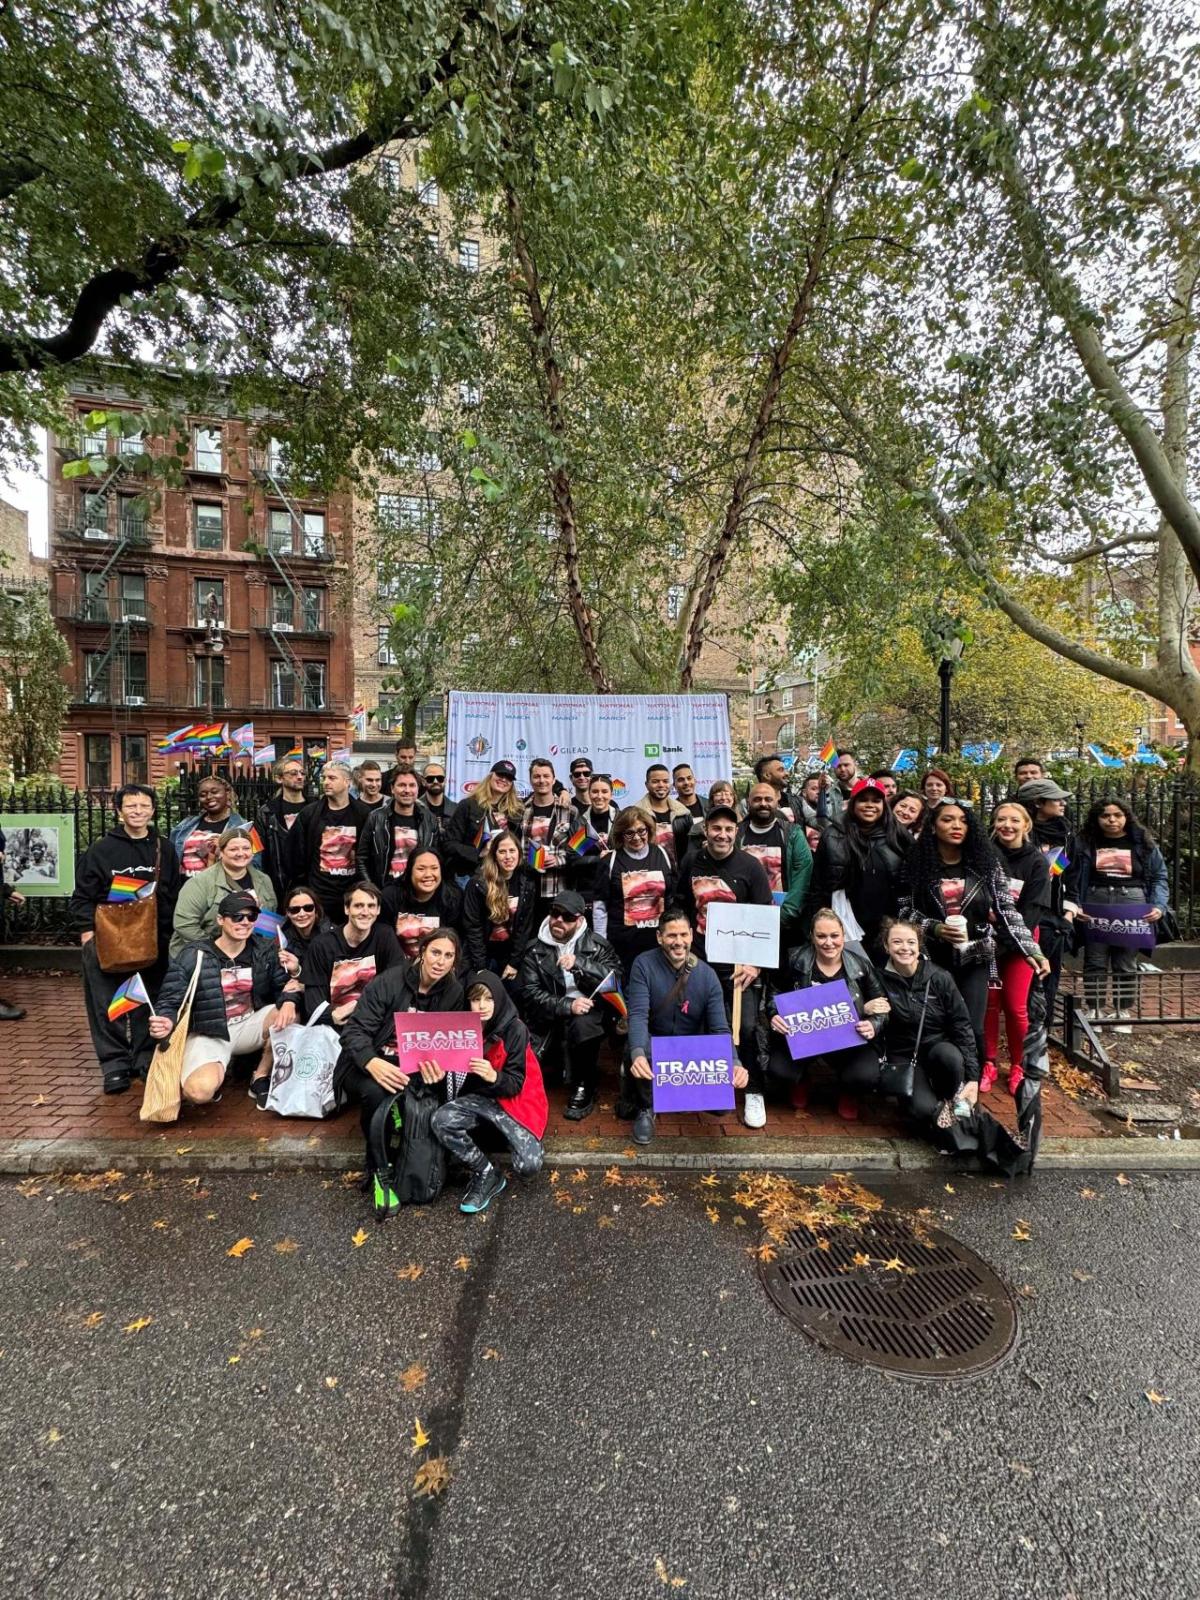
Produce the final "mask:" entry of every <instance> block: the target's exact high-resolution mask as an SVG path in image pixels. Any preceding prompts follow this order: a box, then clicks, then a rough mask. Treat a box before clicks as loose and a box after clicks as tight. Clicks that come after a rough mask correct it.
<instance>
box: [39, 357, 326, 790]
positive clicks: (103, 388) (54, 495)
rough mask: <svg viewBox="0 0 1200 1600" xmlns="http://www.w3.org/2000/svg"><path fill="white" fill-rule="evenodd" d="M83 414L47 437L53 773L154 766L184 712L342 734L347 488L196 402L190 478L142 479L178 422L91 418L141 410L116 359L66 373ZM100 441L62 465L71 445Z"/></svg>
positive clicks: (286, 734)
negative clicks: (140, 464)
mask: <svg viewBox="0 0 1200 1600" xmlns="http://www.w3.org/2000/svg"><path fill="white" fill-rule="evenodd" d="M72 398H73V403H74V409H75V415H76V418H77V419H78V431H77V432H71V433H68V434H65V435H63V436H62V437H55V436H53V435H52V436H51V439H50V473H49V476H50V480H51V483H50V523H49V585H50V604H51V609H52V611H53V614H54V616H55V617H56V618H57V620H58V624H59V627H60V628H61V629H62V631H63V633H64V635H65V637H66V640H67V643H68V645H69V647H70V650H71V662H70V665H69V667H68V668H67V672H68V674H69V683H70V687H71V703H70V709H69V713H68V719H67V724H66V728H65V730H64V734H63V744H62V757H61V761H60V768H59V770H60V773H61V776H62V779H63V782H64V783H66V784H67V785H68V786H74V785H78V786H80V787H88V788H108V787H109V786H111V785H115V784H118V783H121V782H127V781H143V782H145V781H149V782H156V781H158V780H159V779H161V778H162V777H164V776H166V775H168V774H170V773H173V772H174V771H176V770H177V763H178V761H179V759H180V758H179V757H177V756H160V755H158V754H157V753H156V752H155V749H154V745H155V743H156V741H158V740H160V739H162V738H163V737H165V735H166V734H168V733H170V732H171V731H172V730H173V729H175V728H177V727H179V726H180V725H181V724H183V723H187V722H193V721H201V720H205V721H207V720H213V721H221V722H228V723H229V724H230V725H231V727H237V726H239V725H240V724H243V723H246V722H253V724H254V730H255V744H256V746H258V747H261V746H262V745H264V744H266V743H268V742H271V743H274V744H275V746H276V749H277V750H278V751H279V753H280V754H282V753H283V751H284V750H286V749H287V748H289V747H290V746H291V745H292V744H294V743H297V742H298V743H300V744H301V745H302V746H303V747H304V748H305V749H306V751H307V752H309V753H311V754H316V753H324V752H326V751H327V750H328V749H330V748H335V749H336V748H339V747H341V746H343V745H345V744H347V743H349V738H348V730H347V717H348V715H349V712H350V709H351V697H352V692H353V671H354V667H353V651H352V648H351V642H350V636H349V631H348V628H347V626H346V625H345V623H344V618H343V615H342V609H341V595H342V593H343V591H344V588H345V582H346V567H347V563H348V562H349V559H350V550H349V541H350V518H349V502H348V500H347V499H346V497H344V496H342V495H334V496H329V497H323V496H322V497H310V496H308V495H307V494H305V493H304V492H303V487H302V486H301V485H298V484H294V483H293V482H291V480H290V478H289V474H288V470H287V463H286V460H285V458H284V456H283V453H282V451H281V450H280V449H279V448H278V447H277V446H276V445H275V444H274V443H273V441H271V440H270V439H269V436H268V428H267V423H266V421H265V419H255V420H254V421H253V422H249V421H247V420H246V419H244V418H239V417H234V416H231V415H228V414H225V413H222V414H214V415H209V416H195V417H191V416H189V417H188V418H187V430H188V437H187V444H188V449H187V454H186V456H185V457H184V466H183V477H184V486H183V487H182V488H174V487H163V486H162V484H161V481H158V482H157V483H156V487H155V489H154V490H153V491H152V493H150V494H149V495H146V494H144V493H143V489H144V485H145V480H144V479H143V478H142V477H140V476H139V475H138V474H137V472H136V470H135V469H134V463H135V461H136V458H137V457H138V456H139V455H141V454H143V453H144V452H148V453H149V454H151V455H157V454H160V453H162V452H164V451H166V450H167V449H173V448H174V443H175V441H174V440H173V439H171V440H168V439H143V438H142V437H141V436H137V435H134V436H130V435H118V434H117V433H115V432H114V433H109V434H107V435H106V436H103V437H93V436H90V435H89V434H88V431H87V422H86V418H87V415H88V413H89V412H91V411H95V410H104V411H110V412H111V411H121V412H128V413H131V414H134V415H136V414H137V413H138V411H139V410H140V405H139V402H138V397H137V396H136V395H134V394H130V393H129V392H127V391H126V390H124V389H123V388H122V387H121V386H120V384H119V382H114V381H110V377H109V376H108V375H101V376H100V377H95V378H92V379H90V380H89V379H78V380H76V382H75V383H74V384H73V385H72ZM99 456H104V457H106V458H107V466H106V469H105V470H104V471H100V470H99V465H98V463H97V469H96V470H95V471H94V472H93V473H92V475H90V476H88V477H84V478H75V479H71V480H66V479H64V478H63V477H62V475H61V469H62V466H63V464H64V462H66V461H69V460H73V459H77V458H80V457H91V458H95V457H99Z"/></svg>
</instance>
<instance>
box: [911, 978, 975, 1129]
mask: <svg viewBox="0 0 1200 1600" xmlns="http://www.w3.org/2000/svg"><path fill="white" fill-rule="evenodd" d="M986 970H987V969H986V968H984V971H985V972H986ZM911 1059H912V1057H911V1056H910V1055H907V1054H903V1055H896V1056H892V1055H889V1057H888V1060H889V1061H890V1062H891V1064H892V1065H893V1066H894V1067H900V1068H903V1067H906V1066H907V1065H908V1063H909V1061H910V1060H911ZM966 1075H967V1074H966V1063H965V1062H964V1061H963V1054H962V1051H961V1050H960V1049H959V1048H958V1046H957V1045H956V1044H951V1043H950V1041H949V1040H948V1039H939V1040H938V1042H937V1043H936V1044H930V1045H922V1046H921V1053H920V1055H919V1056H918V1058H917V1064H916V1067H915V1068H914V1070H913V1092H912V1098H911V1099H910V1100H909V1102H908V1104H907V1106H906V1107H905V1109H906V1110H907V1111H908V1113H909V1115H910V1116H912V1117H915V1118H916V1120H917V1121H918V1122H932V1121H933V1119H934V1117H935V1116H936V1115H937V1109H938V1106H939V1105H940V1104H941V1102H942V1101H943V1100H952V1099H953V1098H954V1095H955V1093H956V1092H957V1091H958V1090H959V1089H960V1088H961V1087H962V1085H963V1083H964V1082H965V1081H966Z"/></svg>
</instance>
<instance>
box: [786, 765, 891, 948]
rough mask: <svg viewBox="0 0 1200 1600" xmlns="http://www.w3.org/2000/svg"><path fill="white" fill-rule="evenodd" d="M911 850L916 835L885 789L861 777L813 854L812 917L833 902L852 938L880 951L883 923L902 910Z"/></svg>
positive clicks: (848, 935)
mask: <svg viewBox="0 0 1200 1600" xmlns="http://www.w3.org/2000/svg"><path fill="white" fill-rule="evenodd" d="M911 849H912V839H911V837H910V835H909V834H908V832H907V830H906V829H905V828H903V827H901V825H900V824H899V823H898V822H897V821H896V819H895V817H893V815H892V813H891V812H890V811H889V810H888V806H887V796H886V795H885V794H884V792H883V790H882V789H881V788H880V787H879V785H878V784H877V783H875V782H874V781H873V780H872V779H870V778H862V779H860V780H859V782H858V783H856V784H855V785H854V787H853V789H851V791H850V797H849V799H848V800H847V801H846V804H845V808H844V809H843V811H842V815H841V818H840V820H839V821H837V822H832V823H830V825H829V827H828V828H826V830H825V832H824V833H823V834H822V835H821V846H820V849H819V850H817V851H816V852H815V854H814V856H813V875H812V881H811V883H810V884H809V890H808V900H807V902H806V907H807V912H808V921H809V922H810V923H811V919H812V917H813V915H814V913H815V912H817V911H818V910H820V909H821V907H823V906H831V907H832V908H833V909H834V910H835V911H836V912H837V913H838V915H839V916H840V917H841V919H842V922H843V923H844V924H846V930H847V931H846V937H847V938H848V939H851V940H860V941H861V942H862V944H863V945H864V946H866V947H867V948H868V949H872V950H875V951H877V950H878V946H879V928H880V924H881V923H882V922H883V920H884V918H885V917H895V916H896V915H897V913H898V912H899V909H900V895H901V891H902V889H903V884H904V858H905V856H906V855H907V854H908V852H909V851H910V850H911ZM839 896H840V898H838V897H839ZM847 911H849V913H850V917H849V918H848V917H847Z"/></svg>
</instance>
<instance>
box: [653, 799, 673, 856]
mask: <svg viewBox="0 0 1200 1600" xmlns="http://www.w3.org/2000/svg"><path fill="white" fill-rule="evenodd" d="M652 816H653V818H654V842H655V844H656V845H659V846H661V848H662V849H663V850H665V851H666V852H667V860H668V861H669V862H670V863H671V865H672V866H674V865H675V819H674V817H672V815H671V813H670V812H669V811H668V812H667V815H666V816H665V817H664V816H663V815H662V813H661V812H659V811H655V812H653V813H652Z"/></svg>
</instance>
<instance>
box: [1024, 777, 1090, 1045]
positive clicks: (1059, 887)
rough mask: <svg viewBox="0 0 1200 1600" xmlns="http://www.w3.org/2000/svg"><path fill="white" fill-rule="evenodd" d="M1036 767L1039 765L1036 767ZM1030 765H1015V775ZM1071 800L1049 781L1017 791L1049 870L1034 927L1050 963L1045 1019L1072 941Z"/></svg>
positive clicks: (1050, 1014)
mask: <svg viewBox="0 0 1200 1600" xmlns="http://www.w3.org/2000/svg"><path fill="white" fill-rule="evenodd" d="M1038 764H1039V765H1040V763H1038ZM1029 765H1030V762H1029V761H1028V760H1023V761H1020V762H1018V763H1017V771H1018V773H1020V771H1021V770H1022V767H1028V766H1029ZM1070 798H1071V796H1070V795H1069V794H1068V793H1067V791H1066V790H1065V789H1063V788H1062V787H1060V785H1059V784H1057V783H1055V781H1054V779H1053V778H1045V777H1039V778H1028V779H1026V780H1025V782H1023V783H1022V784H1021V786H1020V787H1019V788H1018V790H1017V800H1018V802H1019V804H1021V805H1023V806H1024V807H1025V809H1026V811H1028V813H1029V815H1030V816H1031V817H1032V818H1033V832H1032V834H1031V835H1030V837H1031V838H1032V840H1033V843H1034V844H1035V845H1037V847H1038V849H1039V850H1040V851H1041V852H1042V854H1043V855H1044V856H1045V857H1046V864H1047V865H1048V867H1049V869H1050V898H1049V902H1048V904H1047V906H1046V908H1045V910H1044V911H1043V912H1042V919H1041V921H1040V922H1039V923H1038V944H1039V946H1040V947H1041V951H1042V954H1043V955H1044V956H1045V957H1046V960H1047V961H1048V962H1049V963H1050V971H1049V973H1048V974H1047V976H1046V977H1045V978H1044V979H1043V984H1042V986H1043V990H1044V992H1045V996H1046V1015H1047V1016H1048V1017H1053V1015H1054V1000H1055V996H1056V995H1057V994H1058V980H1059V978H1060V976H1061V975H1062V963H1063V955H1064V953H1065V952H1066V950H1067V949H1068V948H1069V946H1070V944H1071V939H1072V930H1071V924H1070V923H1069V922H1068V921H1067V918H1066V914H1065V912H1066V906H1065V900H1066V881H1067V872H1068V870H1069V868H1070V866H1071V862H1072V860H1073V859H1074V857H1075V856H1076V855H1077V854H1078V846H1077V845H1076V843H1075V832H1074V829H1073V828H1072V826H1071V823H1070V821H1069V820H1068V818H1067V802H1068V801H1069V800H1070Z"/></svg>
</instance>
